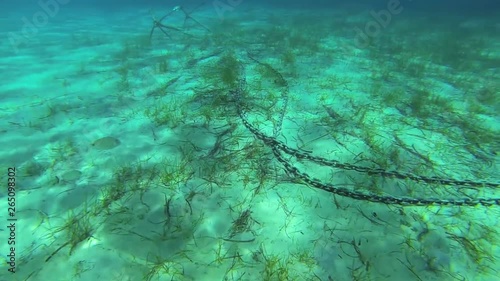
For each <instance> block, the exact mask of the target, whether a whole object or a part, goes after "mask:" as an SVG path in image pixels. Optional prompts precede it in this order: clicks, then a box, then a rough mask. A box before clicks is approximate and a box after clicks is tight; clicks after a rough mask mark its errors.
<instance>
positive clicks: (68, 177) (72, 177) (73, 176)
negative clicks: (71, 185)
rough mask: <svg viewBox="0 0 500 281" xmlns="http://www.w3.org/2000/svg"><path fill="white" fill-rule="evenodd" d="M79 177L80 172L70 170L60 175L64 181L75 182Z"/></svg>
mask: <svg viewBox="0 0 500 281" xmlns="http://www.w3.org/2000/svg"><path fill="white" fill-rule="evenodd" d="M81 175H82V172H80V171H78V170H70V171H66V172H64V174H62V175H61V178H62V179H63V180H64V181H76V180H78V179H79V178H80V176H81Z"/></svg>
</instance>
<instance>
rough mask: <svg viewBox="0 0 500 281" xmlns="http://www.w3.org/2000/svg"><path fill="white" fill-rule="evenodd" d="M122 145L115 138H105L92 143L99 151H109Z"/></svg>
mask: <svg viewBox="0 0 500 281" xmlns="http://www.w3.org/2000/svg"><path fill="white" fill-rule="evenodd" d="M118 145H120V141H119V140H118V139H117V138H114V137H104V138H100V139H98V140H96V141H95V142H93V143H92V146H93V147H95V148H96V149H98V150H108V149H112V148H115V147H117V146H118Z"/></svg>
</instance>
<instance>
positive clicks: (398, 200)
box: [233, 79, 500, 207]
mask: <svg viewBox="0 0 500 281" xmlns="http://www.w3.org/2000/svg"><path fill="white" fill-rule="evenodd" d="M245 83H246V81H245V80H244V79H242V80H241V81H240V85H239V88H238V89H237V90H236V91H233V95H234V96H235V99H236V101H237V111H238V115H239V117H240V119H241V120H242V122H243V125H244V126H245V127H246V128H247V129H248V130H249V131H250V132H251V133H252V134H253V135H254V136H255V137H257V138H258V139H259V140H261V141H262V142H263V143H264V144H266V145H267V146H268V147H270V148H271V150H272V152H273V154H274V156H275V157H276V159H277V160H278V162H280V163H281V164H282V165H283V167H284V168H285V170H286V172H287V173H288V174H290V175H292V176H294V177H296V178H298V179H300V180H302V181H303V182H304V183H306V184H308V185H310V186H312V187H314V188H318V189H321V190H324V191H327V192H330V193H333V194H337V195H339V196H344V197H348V198H352V199H355V200H363V201H370V202H377V203H383V204H390V205H401V206H432V205H436V206H477V205H482V206H486V207H488V206H495V205H496V206H499V205H500V198H474V199H473V198H461V199H436V198H407V197H394V196H381V195H377V194H373V193H364V192H358V191H353V190H349V189H346V188H341V187H335V186H333V185H332V184H328V183H323V182H321V181H320V180H318V179H316V178H313V177H310V176H309V175H308V174H306V173H303V172H301V171H300V170H299V169H298V168H296V167H294V166H293V165H291V164H290V163H289V162H288V161H287V160H286V159H285V158H284V157H283V155H282V154H281V153H282V152H283V153H286V154H289V155H291V156H294V157H296V158H297V159H304V160H309V161H312V162H314V163H317V164H319V165H324V166H329V167H333V168H339V169H344V170H352V171H357V172H361V173H366V174H368V175H378V176H383V177H389V178H397V179H409V180H413V181H416V182H424V183H428V184H441V185H448V186H467V187H490V188H498V187H499V186H500V184H498V183H490V182H476V181H471V180H455V179H442V178H437V177H424V176H418V175H413V174H409V173H400V172H396V171H385V170H383V169H373V168H367V167H362V166H357V165H352V164H347V163H341V162H339V161H336V160H330V159H326V158H323V157H318V156H314V155H311V154H309V153H304V152H301V151H300V150H298V149H294V148H291V147H289V146H287V145H285V144H284V143H282V142H280V141H278V140H277V139H275V138H273V137H268V136H266V135H265V134H263V133H262V132H260V131H259V130H258V129H257V128H255V127H254V126H252V125H251V124H250V122H248V120H247V118H246V117H245V114H244V112H243V109H242V106H241V96H242V91H243V89H244V87H245Z"/></svg>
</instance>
